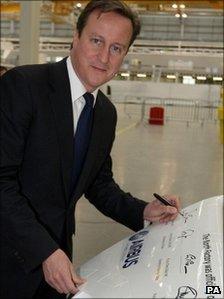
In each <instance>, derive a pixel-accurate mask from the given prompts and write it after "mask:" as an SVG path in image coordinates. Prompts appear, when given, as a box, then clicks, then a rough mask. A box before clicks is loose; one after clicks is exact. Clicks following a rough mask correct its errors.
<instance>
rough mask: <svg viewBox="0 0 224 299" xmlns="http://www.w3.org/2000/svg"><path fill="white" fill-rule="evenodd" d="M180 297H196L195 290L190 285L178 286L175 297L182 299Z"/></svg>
mask: <svg viewBox="0 0 224 299" xmlns="http://www.w3.org/2000/svg"><path fill="white" fill-rule="evenodd" d="M182 298H197V291H196V290H195V289H194V288H192V287H190V286H182V287H179V288H178V293H177V296H176V298H175V299H182Z"/></svg>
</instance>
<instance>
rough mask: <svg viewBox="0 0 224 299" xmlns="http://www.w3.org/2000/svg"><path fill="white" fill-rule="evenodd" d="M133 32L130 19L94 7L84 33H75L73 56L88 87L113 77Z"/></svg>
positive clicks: (78, 71) (81, 79) (79, 75)
mask: <svg viewBox="0 0 224 299" xmlns="http://www.w3.org/2000/svg"><path fill="white" fill-rule="evenodd" d="M131 35H132V23H131V21H130V20H129V19H127V18H125V17H123V16H121V15H119V14H117V13H115V12H108V13H101V14H100V13H99V11H93V12H92V13H91V14H90V16H89V18H88V20H87V23H86V26H85V27H84V28H83V31H82V33H81V36H80V37H79V36H78V33H75V36H74V40H73V48H72V50H71V58H72V64H73V67H74V69H75V71H76V73H77V75H78V77H79V79H80V81H81V82H82V84H83V85H84V86H85V88H86V89H87V91H89V92H91V91H93V90H94V89H96V88H97V87H99V86H100V85H102V84H104V83H105V82H107V81H109V80H110V79H112V78H113V77H114V76H115V74H116V73H117V72H118V70H119V68H120V66H121V64H122V61H123V58H124V57H125V55H126V53H127V50H128V46H129V43H130V40H131Z"/></svg>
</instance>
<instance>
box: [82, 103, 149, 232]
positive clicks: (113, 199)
mask: <svg viewBox="0 0 224 299" xmlns="http://www.w3.org/2000/svg"><path fill="white" fill-rule="evenodd" d="M111 110H112V109H111ZM109 115H110V116H111V115H113V119H112V121H111V119H110V121H111V122H112V123H113V125H112V131H113V132H112V134H111V136H112V137H111V144H110V145H109V146H108V151H107V153H106V157H105V159H104V162H103V164H102V166H101V168H100V170H99V172H98V174H97V176H96V179H95V180H94V181H93V182H92V184H90V186H89V188H88V190H87V192H86V193H85V196H86V198H87V199H88V200H89V201H90V202H91V203H92V204H93V205H94V206H95V207H96V208H97V209H98V210H99V211H100V212H102V213H103V214H104V215H106V216H108V217H110V218H112V219H114V220H115V221H117V222H119V223H121V224H123V225H125V226H127V227H129V228H130V229H132V230H134V231H138V230H140V229H142V228H143V226H144V220H143V211H144V208H145V206H146V205H147V203H146V202H144V201H142V200H140V199H137V198H135V197H133V196H132V195H131V194H130V193H126V192H124V191H123V190H121V189H120V187H119V186H118V185H117V184H116V182H115V181H114V179H113V173H112V159H111V156H110V151H111V148H112V144H113V140H114V137H115V127H116V119H117V117H116V111H115V108H114V107H113V110H112V111H110V113H109ZM110 126H111V124H110Z"/></svg>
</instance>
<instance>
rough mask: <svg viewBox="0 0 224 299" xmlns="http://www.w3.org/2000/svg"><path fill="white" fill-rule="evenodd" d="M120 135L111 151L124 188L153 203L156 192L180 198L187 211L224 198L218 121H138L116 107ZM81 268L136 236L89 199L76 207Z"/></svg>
mask: <svg viewBox="0 0 224 299" xmlns="http://www.w3.org/2000/svg"><path fill="white" fill-rule="evenodd" d="M116 106H117V111H118V125H117V136H116V140H115V143H114V146H113V150H112V157H113V172H114V177H115V179H116V181H117V183H118V184H119V185H120V187H122V189H123V190H125V191H128V192H130V193H132V194H133V195H134V196H135V197H138V198H141V199H144V200H145V201H151V200H152V193H153V192H157V193H159V194H177V195H179V196H180V197H181V202H182V207H186V206H188V205H190V204H192V203H195V202H197V201H200V200H202V199H205V198H209V197H212V196H216V195H220V194H223V145H222V144H221V143H220V140H219V136H218V133H219V127H218V123H216V124H215V123H207V124H206V123H205V124H204V125H203V126H202V125H200V124H199V123H191V124H190V125H189V126H187V125H186V123H184V122H173V121H169V122H166V123H165V125H164V126H156V125H148V124H147V121H146V120H145V121H143V122H142V123H139V122H138V120H139V115H138V114H136V115H134V114H133V115H132V117H130V116H129V117H128V116H127V115H126V114H125V113H124V109H123V105H122V104H117V105H116ZM76 225H77V230H76V236H75V238H74V264H75V266H76V267H78V266H79V265H81V264H82V263H84V262H85V261H87V260H88V259H90V258H91V257H93V256H95V255H96V254H97V253H99V252H101V251H102V250H104V249H106V248H108V247H110V246H111V245H113V244H115V243H116V242H118V241H119V240H121V239H123V238H125V237H126V236H128V235H130V234H131V233H132V231H131V230H129V229H128V228H126V227H124V226H122V225H120V224H118V223H116V222H114V221H113V220H111V219H109V218H107V217H105V216H103V215H102V214H100V213H99V212H98V211H97V210H96V209H95V207H94V206H92V205H91V204H90V203H89V202H88V201H87V200H86V199H85V198H81V199H80V200H79V203H78V205H77V209H76Z"/></svg>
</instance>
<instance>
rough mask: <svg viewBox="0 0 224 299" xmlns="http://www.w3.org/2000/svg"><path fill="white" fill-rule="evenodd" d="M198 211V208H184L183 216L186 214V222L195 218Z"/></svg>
mask: <svg viewBox="0 0 224 299" xmlns="http://www.w3.org/2000/svg"><path fill="white" fill-rule="evenodd" d="M197 211H198V208H196V209H194V210H192V211H184V210H183V216H184V223H187V221H188V220H189V219H191V218H193V217H194V216H195V214H196V212H197Z"/></svg>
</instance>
